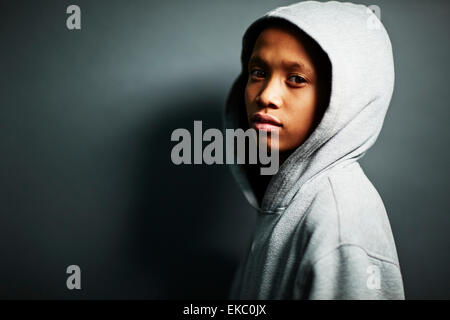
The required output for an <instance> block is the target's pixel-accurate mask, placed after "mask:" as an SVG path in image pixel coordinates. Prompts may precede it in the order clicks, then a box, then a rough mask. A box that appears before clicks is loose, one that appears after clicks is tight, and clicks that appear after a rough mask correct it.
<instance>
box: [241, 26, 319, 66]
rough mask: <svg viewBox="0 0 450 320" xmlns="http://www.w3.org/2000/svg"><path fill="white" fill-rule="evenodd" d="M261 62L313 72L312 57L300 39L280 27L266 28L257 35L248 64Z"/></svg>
mask: <svg viewBox="0 0 450 320" xmlns="http://www.w3.org/2000/svg"><path fill="white" fill-rule="evenodd" d="M261 60H262V61H265V62H266V63H269V64H273V65H275V64H280V65H292V66H294V65H296V64H298V65H300V66H303V67H304V68H307V69H310V70H311V71H312V70H314V64H313V60H312V57H311V55H310V53H309V52H308V50H307V49H306V46H305V45H304V44H303V43H302V38H301V37H300V36H299V35H298V34H296V33H295V32H293V31H291V30H287V29H284V28H281V27H268V28H266V29H264V30H263V31H262V32H261V33H260V34H259V36H258V38H257V39H256V42H255V46H254V48H253V52H252V55H251V58H250V61H249V63H252V62H260V61H261Z"/></svg>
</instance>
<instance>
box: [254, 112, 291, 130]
mask: <svg viewBox="0 0 450 320" xmlns="http://www.w3.org/2000/svg"><path fill="white" fill-rule="evenodd" d="M250 120H251V122H252V123H253V125H254V126H255V128H256V129H258V130H265V131H274V130H280V128H281V127H282V126H283V125H282V124H281V122H280V120H278V118H276V117H274V116H272V115H269V114H267V113H255V114H254V115H253V116H252V117H251V119H250Z"/></svg>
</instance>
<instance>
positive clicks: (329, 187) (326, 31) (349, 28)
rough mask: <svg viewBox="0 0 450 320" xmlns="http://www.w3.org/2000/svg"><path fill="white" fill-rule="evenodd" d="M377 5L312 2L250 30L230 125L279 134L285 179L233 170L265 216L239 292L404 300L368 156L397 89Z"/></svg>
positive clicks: (234, 292)
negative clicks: (373, 8)
mask: <svg viewBox="0 0 450 320" xmlns="http://www.w3.org/2000/svg"><path fill="white" fill-rule="evenodd" d="M369 12H370V11H369V10H368V9H367V8H366V7H364V6H361V5H354V4H351V3H339V2H327V3H319V2H315V1H308V2H302V3H297V4H293V5H290V6H286V7H280V8H278V9H275V10H272V11H270V12H268V13H267V14H266V15H264V16H263V17H261V18H260V19H258V20H256V21H255V22H254V23H253V24H252V25H251V26H250V27H249V28H248V29H247V31H246V32H245V34H244V38H243V42H242V44H243V48H242V53H241V63H242V72H241V74H240V76H239V77H238V78H237V80H236V81H235V83H234V85H233V87H232V89H231V92H230V94H229V97H228V100H227V106H226V118H225V120H226V126H227V127H228V128H243V129H248V128H250V127H251V128H254V129H256V130H264V131H268V132H269V135H268V138H267V141H266V143H267V145H268V147H270V148H272V149H275V148H276V149H277V151H279V154H280V160H281V161H282V165H281V167H280V169H279V171H278V172H277V173H276V174H275V175H274V176H261V175H260V173H259V170H256V169H255V168H254V167H255V166H254V165H253V166H249V165H234V166H233V167H232V172H233V174H234V175H235V178H236V180H237V181H238V183H239V186H240V187H241V189H242V190H243V192H244V194H245V196H246V198H247V199H248V201H249V202H250V204H251V205H252V206H253V207H255V208H256V210H257V212H258V217H257V223H256V228H255V231H254V234H253V237H252V241H251V245H250V248H249V249H248V251H247V255H246V257H245V259H244V260H243V261H242V263H241V265H240V267H239V269H238V271H237V273H236V276H235V279H234V282H233V285H232V289H231V294H230V297H231V298H233V299H404V291H403V282H402V276H401V270H400V266H399V262H398V256H397V251H396V248H395V243H394V238H393V235H392V231H391V228H390V224H389V220H388V217H387V215H386V211H385V208H384V205H383V202H382V200H381V198H380V197H379V195H378V193H377V191H376V190H375V188H374V187H373V186H372V184H371V183H370V181H369V180H368V178H367V177H366V176H365V174H364V172H363V171H362V169H361V167H360V166H359V163H358V159H359V158H361V157H362V156H363V155H364V154H365V152H366V151H367V150H368V149H369V148H370V147H371V146H372V145H373V143H374V142H375V140H376V138H377V136H378V134H379V132H380V130H381V127H382V124H383V121H384V117H385V114H386V111H387V108H388V105H389V102H390V99H391V96H392V91H393V84H394V66H393V58H392V49H391V44H390V41H389V37H388V35H387V33H386V31H385V29H384V28H383V27H382V25H381V23H380V24H379V25H378V27H375V28H374V27H373V24H369V23H368V21H369V19H373V17H374V16H373V15H371V14H369ZM273 131H277V133H278V137H279V142H278V144H277V145H274V146H272V142H271V140H270V132H273Z"/></svg>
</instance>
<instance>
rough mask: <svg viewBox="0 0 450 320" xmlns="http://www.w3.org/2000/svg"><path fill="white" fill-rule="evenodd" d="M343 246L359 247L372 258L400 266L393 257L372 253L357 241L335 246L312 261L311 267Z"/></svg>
mask: <svg viewBox="0 0 450 320" xmlns="http://www.w3.org/2000/svg"><path fill="white" fill-rule="evenodd" d="M342 247H357V248H359V249H361V250H363V251H364V253H365V254H366V255H367V256H368V257H370V258H373V259H375V260H378V261H380V262H386V263H389V264H393V265H394V266H396V267H397V268H400V266H399V265H398V264H397V263H396V262H394V261H392V260H391V259H389V258H387V257H384V256H382V255H379V254H376V253H372V252H370V251H368V250H367V249H366V248H364V247H363V246H361V245H359V244H357V243H351V242H342V243H340V244H339V245H337V246H335V247H334V248H333V249H331V250H329V251H328V252H326V253H325V254H323V255H322V256H320V257H319V258H317V259H316V260H315V261H314V262H312V263H311V266H310V268H311V269H312V268H313V267H314V265H316V264H317V263H319V262H320V261H321V260H323V259H325V258H327V257H328V256H330V255H331V254H332V253H333V252H335V251H338V250H339V249H341V248H342Z"/></svg>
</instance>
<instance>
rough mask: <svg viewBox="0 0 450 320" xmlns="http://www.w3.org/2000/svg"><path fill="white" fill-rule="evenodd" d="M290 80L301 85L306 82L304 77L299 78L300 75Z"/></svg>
mask: <svg viewBox="0 0 450 320" xmlns="http://www.w3.org/2000/svg"><path fill="white" fill-rule="evenodd" d="M289 80H290V81H291V82H294V83H297V84H301V83H305V82H306V80H305V78H303V77H302V76H299V75H293V76H290V77H289Z"/></svg>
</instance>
